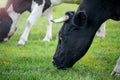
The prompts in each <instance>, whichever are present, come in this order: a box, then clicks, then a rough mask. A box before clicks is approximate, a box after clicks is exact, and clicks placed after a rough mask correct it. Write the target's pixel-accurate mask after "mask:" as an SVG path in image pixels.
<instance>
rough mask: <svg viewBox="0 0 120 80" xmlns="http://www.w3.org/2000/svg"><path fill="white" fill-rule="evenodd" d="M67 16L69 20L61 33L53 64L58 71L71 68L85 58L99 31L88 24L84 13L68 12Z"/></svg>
mask: <svg viewBox="0 0 120 80" xmlns="http://www.w3.org/2000/svg"><path fill="white" fill-rule="evenodd" d="M66 16H68V17H69V19H68V20H66V21H65V23H64V24H63V26H62V28H61V30H60V32H59V41H58V46H57V49H56V52H55V54H54V57H53V64H54V65H55V66H56V67H57V68H58V69H65V68H70V67H72V66H73V64H74V63H75V62H76V61H78V60H79V59H80V58H81V57H83V56H84V54H85V53H86V52H87V50H88V48H89V47H90V44H91V42H92V40H93V37H94V35H95V33H96V31H97V28H92V27H91V25H89V24H88V22H87V21H88V20H87V15H86V12H84V11H78V12H77V13H75V12H67V13H66ZM53 22H55V21H53ZM91 24H92V23H91Z"/></svg>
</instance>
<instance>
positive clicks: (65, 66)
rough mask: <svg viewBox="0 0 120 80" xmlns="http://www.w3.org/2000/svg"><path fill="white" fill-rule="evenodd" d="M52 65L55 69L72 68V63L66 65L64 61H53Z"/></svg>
mask: <svg viewBox="0 0 120 80" xmlns="http://www.w3.org/2000/svg"><path fill="white" fill-rule="evenodd" d="M53 65H54V66H55V67H57V69H62V70H66V69H68V68H71V67H72V66H73V63H68V62H66V61H63V62H59V61H57V60H53Z"/></svg>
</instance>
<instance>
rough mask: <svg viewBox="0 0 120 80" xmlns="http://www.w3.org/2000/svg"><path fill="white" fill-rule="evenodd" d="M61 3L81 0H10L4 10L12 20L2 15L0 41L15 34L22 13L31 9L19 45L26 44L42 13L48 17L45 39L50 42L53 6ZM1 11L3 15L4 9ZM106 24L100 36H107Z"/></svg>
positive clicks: (77, 2)
mask: <svg viewBox="0 0 120 80" xmlns="http://www.w3.org/2000/svg"><path fill="white" fill-rule="evenodd" d="M61 3H76V4H79V3H80V0H8V2H7V5H6V7H5V8H4V9H2V10H4V11H5V12H6V18H7V19H9V20H10V21H8V20H7V23H6V22H5V21H6V18H3V17H0V18H1V19H2V20H4V21H1V23H0V30H1V31H0V41H7V40H8V39H9V38H10V36H11V35H13V33H14V32H15V30H16V24H17V22H18V19H19V17H20V15H21V14H22V13H23V12H25V11H29V12H31V14H30V16H29V17H28V19H27V22H26V28H25V30H24V33H23V34H22V36H21V38H20V40H19V42H18V45H19V46H21V45H25V42H26V41H27V40H28V35H29V32H30V30H31V28H32V26H33V24H34V23H35V21H36V20H37V19H38V18H39V17H40V16H42V15H44V16H45V17H46V20H47V23H48V26H47V32H46V36H45V38H44V39H43V40H44V41H48V42H49V41H50V40H51V39H52V22H51V21H50V20H52V19H53V16H52V6H54V5H59V4H61ZM0 13H1V16H2V15H3V14H2V11H1V12H0ZM5 23H6V24H5ZM104 26H105V24H103V27H102V32H101V33H100V34H97V35H98V36H100V37H104V36H105V28H104ZM5 27H7V29H6V31H5V29H4V28H5ZM98 33H99V32H98Z"/></svg>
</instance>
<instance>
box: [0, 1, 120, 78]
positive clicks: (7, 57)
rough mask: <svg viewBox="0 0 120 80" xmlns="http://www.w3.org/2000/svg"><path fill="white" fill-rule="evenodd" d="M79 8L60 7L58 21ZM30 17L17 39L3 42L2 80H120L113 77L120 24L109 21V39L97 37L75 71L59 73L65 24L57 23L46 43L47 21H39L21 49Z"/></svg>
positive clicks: (119, 46)
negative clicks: (19, 44) (54, 60)
mask: <svg viewBox="0 0 120 80" xmlns="http://www.w3.org/2000/svg"><path fill="white" fill-rule="evenodd" d="M0 2H1V1H0ZM0 5H1V4H0ZM76 8H77V5H70V4H69V5H68V4H62V5H60V6H56V7H55V8H54V18H57V17H60V16H62V15H64V13H65V12H66V11H68V10H76ZM28 15H29V13H28V12H25V13H24V14H23V15H22V16H21V17H20V20H19V22H18V25H17V27H18V29H17V31H16V32H15V34H14V36H12V38H11V39H10V40H9V41H8V42H6V43H0V80H120V77H112V76H111V75H110V73H111V71H112V70H113V68H114V65H115V63H116V60H117V58H118V57H119V56H120V38H119V34H120V23H119V22H115V21H112V20H108V21H107V31H106V37H105V38H104V39H100V38H98V37H95V39H94V41H93V43H92V46H91V48H90V49H89V51H88V52H87V53H86V55H85V56H84V57H83V58H82V59H81V60H79V61H78V62H77V63H76V64H75V65H74V66H73V67H72V68H71V69H68V70H58V69H56V68H55V67H54V66H53V65H52V57H53V55H54V52H55V49H56V46H57V39H58V37H57V34H58V32H59V30H60V27H61V25H62V24H53V39H52V41H51V42H43V41H42V39H43V38H44V36H45V31H46V22H45V19H44V18H41V19H39V20H38V21H37V22H36V23H35V25H34V27H33V29H32V31H31V32H30V36H29V40H28V42H27V44H26V45H25V46H23V47H17V46H16V45H17V42H18V40H19V37H20V35H21V34H22V33H23V30H24V28H25V22H26V20H27V17H28Z"/></svg>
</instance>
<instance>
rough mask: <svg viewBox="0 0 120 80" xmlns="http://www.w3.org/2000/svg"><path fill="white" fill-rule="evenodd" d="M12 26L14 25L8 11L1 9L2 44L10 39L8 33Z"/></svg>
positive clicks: (0, 32) (0, 28) (0, 37)
mask: <svg viewBox="0 0 120 80" xmlns="http://www.w3.org/2000/svg"><path fill="white" fill-rule="evenodd" d="M11 24H12V19H11V18H10V16H9V15H8V13H7V11H6V9H5V8H1V9H0V42H1V41H5V40H6V39H7V38H8V33H9V30H10V26H11ZM9 37H10V36H9Z"/></svg>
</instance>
